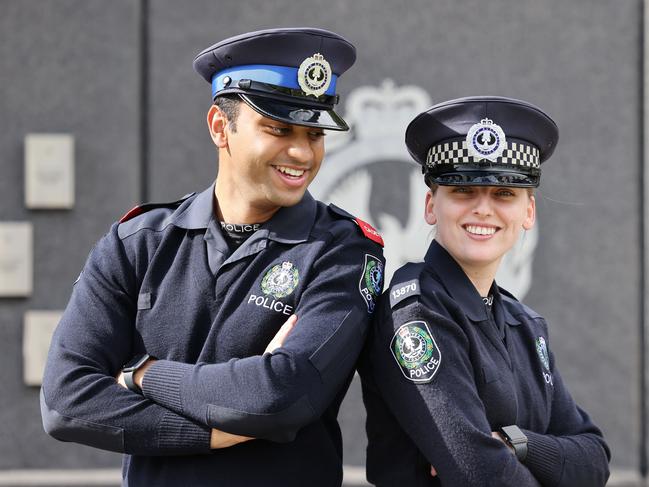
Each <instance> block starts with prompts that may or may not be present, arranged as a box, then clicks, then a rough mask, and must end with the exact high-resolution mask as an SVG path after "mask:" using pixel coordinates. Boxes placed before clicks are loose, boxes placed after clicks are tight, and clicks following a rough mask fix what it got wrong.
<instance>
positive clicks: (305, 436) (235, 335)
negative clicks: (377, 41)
mask: <svg viewBox="0 0 649 487" xmlns="http://www.w3.org/2000/svg"><path fill="white" fill-rule="evenodd" d="M354 60H355V49H354V47H353V46H352V45H351V44H350V43H349V42H348V41H346V40H345V39H344V38H342V37H340V36H338V35H336V34H334V33H332V32H328V31H324V30H320V29H273V30H266V31H260V32H253V33H249V34H244V35H241V36H238V37H234V38H230V39H227V40H225V41H222V42H220V43H218V44H216V45H214V46H212V47H210V48H209V49H207V50H205V51H203V52H202V53H201V54H199V55H198V57H197V58H196V60H195V61H194V67H195V69H196V70H197V71H198V72H199V74H201V75H202V76H203V77H204V78H205V79H206V80H207V81H209V82H211V84H212V94H213V99H214V105H213V106H212V107H211V108H210V110H209V113H208V116H207V121H208V126H209V131H210V135H211V137H212V140H213V141H214V144H215V145H216V146H217V148H218V152H219V171H218V176H217V179H216V183H215V184H214V185H213V186H212V187H210V188H208V189H207V190H205V191H203V192H202V193H200V194H197V195H194V194H193V195H190V196H189V197H186V198H184V199H182V200H180V201H177V202H175V203H171V204H164V205H145V206H142V207H139V208H136V209H135V210H134V211H131V212H129V213H128V214H127V215H125V217H123V218H122V219H121V221H120V222H119V223H116V224H115V225H113V226H112V228H111V230H110V231H109V233H108V234H107V235H106V236H104V237H103V238H102V239H101V240H100V241H99V243H98V244H97V246H96V247H95V249H94V250H93V251H92V253H91V254H90V256H89V258H88V261H87V263H86V266H85V268H84V270H83V272H82V274H81V276H80V278H79V280H78V282H77V283H76V284H75V286H74V290H73V293H72V297H71V299H70V303H69V304H68V307H67V309H66V311H65V314H64V316H63V318H62V320H61V323H60V325H59V327H58V329H57V330H56V333H55V335H54V338H53V341H52V346H51V350H50V355H49V358H48V364H47V368H46V372H45V377H44V382H43V388H42V392H41V408H42V415H43V424H44V427H45V429H46V431H47V432H48V433H50V434H51V435H52V436H54V437H55V438H58V439H60V440H63V441H75V442H79V443H83V444H87V445H90V446H94V447H97V448H103V449H107V450H112V451H118V452H123V453H126V455H125V457H124V469H123V472H124V484H125V485H138V486H140V485H152V486H153V485H155V486H167V485H168V486H179V485H188V486H202V485H210V486H213V485H246V486H247V485H264V486H266V485H281V486H290V485H300V486H303V485H307V484H308V485H323V486H325V485H326V486H331V485H339V484H340V483H341V478H342V469H341V463H342V462H341V457H342V447H341V437H340V430H339V427H338V424H337V422H336V415H337V412H338V408H339V406H340V402H341V400H342V397H343V396H344V393H345V391H346V389H347V387H348V385H349V381H350V379H351V374H352V373H353V367H354V363H355V361H356V358H357V356H358V353H359V351H360V349H361V346H362V342H363V338H364V336H365V332H366V327H367V323H368V318H369V316H370V314H371V313H372V311H373V309H374V303H375V299H376V297H377V296H378V295H379V294H380V292H381V287H382V274H383V258H382V255H381V254H382V251H381V248H380V245H379V241H380V237H378V235H377V234H376V233H375V232H374V231H373V229H371V227H368V226H367V225H366V224H365V223H364V222H361V221H360V220H357V219H354V217H352V216H351V215H349V214H348V213H346V212H344V211H342V210H340V209H338V208H336V207H335V206H332V205H330V206H325V205H324V204H322V203H320V202H317V201H315V200H314V199H313V198H312V197H311V196H310V195H309V193H307V192H306V189H307V186H308V184H309V183H310V182H311V181H312V180H313V178H314V177H315V175H316V173H317V172H318V169H319V167H320V163H321V161H322V158H323V155H324V141H323V136H324V132H323V130H324V129H331V130H346V129H347V126H346V124H345V122H344V121H343V120H342V119H341V118H340V117H339V116H338V115H337V114H336V113H335V112H334V111H333V106H334V104H335V103H336V102H337V95H336V93H335V85H336V81H337V78H338V76H339V75H340V74H342V73H343V72H344V71H346V70H347V68H349V67H350V66H351V65H352V64H353V62H354ZM293 314H296V315H297V316H298V317H299V322H298V323H297V324H296V325H295V327H294V328H293V329H291V327H292V326H293V324H294V322H295V318H294V317H292V318H289V317H290V316H291V315H293ZM285 322H286V326H284V327H282V329H281V330H280V327H281V325H282V324H283V323H285ZM278 330H280V331H279V333H278ZM289 330H290V333H288V331H289ZM274 336H275V338H273V337H274ZM127 362H128V363H127ZM124 364H127V365H126V366H125V367H124V368H123V369H122V366H123V365H124ZM116 376H118V377H119V381H120V382H121V383H123V384H124V387H121V386H120V385H119V384H118V383H117V382H116V380H115V377H116ZM127 388H128V389H127ZM252 438H254V439H252ZM246 440H250V441H246ZM231 445H235V446H231ZM222 447H229V448H222ZM217 448H220V449H217Z"/></svg>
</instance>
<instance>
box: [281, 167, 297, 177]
mask: <svg viewBox="0 0 649 487" xmlns="http://www.w3.org/2000/svg"><path fill="white" fill-rule="evenodd" d="M275 167H277V169H278V170H279V172H282V173H284V174H288V175H289V176H295V177H300V176H302V174H304V169H293V168H290V167H284V166H275Z"/></svg>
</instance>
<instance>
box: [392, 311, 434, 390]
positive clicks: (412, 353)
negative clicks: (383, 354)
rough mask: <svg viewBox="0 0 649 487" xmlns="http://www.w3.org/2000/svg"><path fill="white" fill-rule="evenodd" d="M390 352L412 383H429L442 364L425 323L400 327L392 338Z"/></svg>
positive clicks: (418, 322) (412, 322) (407, 324)
mask: <svg viewBox="0 0 649 487" xmlns="http://www.w3.org/2000/svg"><path fill="white" fill-rule="evenodd" d="M390 351H391V352H392V355H393V356H394V359H395V360H396V361H397V364H398V365H399V367H400V368H401V372H402V373H403V375H404V376H405V377H406V379H408V380H410V381H412V382H417V383H421V382H430V381H431V380H433V377H434V376H435V374H436V373H437V371H438V370H439V366H440V364H441V362H442V352H441V351H440V349H439V348H438V347H437V343H435V339H434V338H433V335H432V334H431V332H430V329H429V328H428V324H426V322H425V321H410V322H408V323H406V324H405V325H401V326H400V327H399V329H398V330H397V331H396V332H395V333H394V337H392V341H391V342H390Z"/></svg>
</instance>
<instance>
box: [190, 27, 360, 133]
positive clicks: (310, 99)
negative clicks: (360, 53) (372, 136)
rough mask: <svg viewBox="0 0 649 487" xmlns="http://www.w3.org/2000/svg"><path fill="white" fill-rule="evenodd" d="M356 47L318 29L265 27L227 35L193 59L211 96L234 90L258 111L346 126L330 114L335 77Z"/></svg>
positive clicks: (304, 122) (292, 120) (306, 122)
mask: <svg viewBox="0 0 649 487" xmlns="http://www.w3.org/2000/svg"><path fill="white" fill-rule="evenodd" d="M355 60H356V49H355V48H354V46H353V45H352V44H351V43H350V42H349V41H348V40H346V39H345V38H343V37H341V36H339V35H338V34H335V33H333V32H329V31H327V30H323V29H315V28H281V29H268V30H260V31H256V32H249V33H247V34H241V35H238V36H236V37H230V38H229V39H225V40H223V41H221V42H218V43H217V44H214V45H213V46H211V47H208V48H207V49H205V50H204V51H203V52H201V53H200V54H199V55H198V56H196V59H194V69H195V70H196V71H197V72H198V74H200V75H201V76H202V77H203V78H204V79H205V80H206V81H208V82H210V83H211V84H212V98H213V99H216V97H218V96H222V95H226V94H230V93H236V94H238V95H239V96H240V97H241V98H242V99H243V100H244V101H245V102H246V103H247V104H248V105H250V106H251V107H252V108H253V109H254V110H256V111H257V112H259V113H260V114H262V115H264V116H266V117H269V118H272V119H275V120H279V121H282V122H286V123H291V124H296V125H306V126H312V127H321V128H325V129H332V130H348V128H349V127H348V126H347V124H346V123H345V121H344V120H343V119H342V118H341V117H340V116H339V115H338V114H337V113H336V112H334V110H333V108H334V105H336V103H337V102H338V95H337V94H336V82H337V81H338V77H339V76H340V75H341V74H343V73H344V72H345V71H347V69H348V68H349V67H350V66H351V65H352V64H354V61H355Z"/></svg>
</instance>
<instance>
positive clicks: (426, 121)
mask: <svg viewBox="0 0 649 487" xmlns="http://www.w3.org/2000/svg"><path fill="white" fill-rule="evenodd" d="M558 139H559V130H558V128H557V125H556V124H555V123H554V121H553V120H552V119H551V118H550V117H549V116H548V115H547V114H545V113H544V112H543V111H542V110H541V109H539V108H538V107H535V106H534V105H532V104H530V103H527V102H524V101H521V100H515V99H513V98H505V97H497V96H472V97H466V98H459V99H456V100H450V101H446V102H443V103H439V104H437V105H434V106H432V107H431V108H429V109H428V110H426V111H425V112H423V113H421V114H419V115H418V116H417V117H416V118H415V119H414V120H413V121H412V122H410V124H409V125H408V128H407V129H406V146H407V147H408V151H409V152H410V155H412V157H414V159H415V160H416V161H417V162H418V163H419V164H421V165H422V172H423V173H424V175H425V179H426V184H428V185H430V184H431V183H436V184H440V185H447V186H455V185H481V186H522V187H536V186H538V185H539V182H540V177H541V167H540V166H541V163H542V162H544V161H546V160H547V159H548V158H549V157H550V156H551V155H552V152H553V151H554V148H555V147H556V144H557V141H558Z"/></svg>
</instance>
